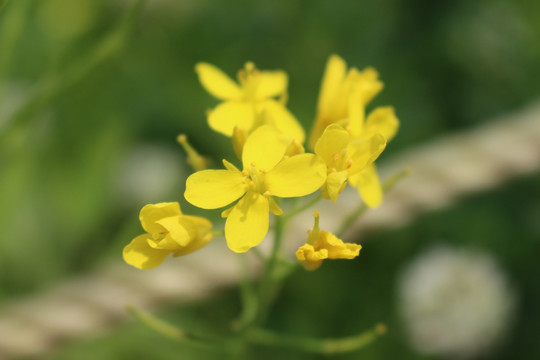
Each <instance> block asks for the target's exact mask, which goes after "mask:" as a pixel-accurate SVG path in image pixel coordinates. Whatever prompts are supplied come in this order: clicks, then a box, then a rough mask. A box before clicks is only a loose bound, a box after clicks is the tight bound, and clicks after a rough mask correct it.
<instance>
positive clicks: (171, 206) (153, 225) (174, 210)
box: [139, 202, 182, 234]
mask: <svg viewBox="0 0 540 360" xmlns="http://www.w3.org/2000/svg"><path fill="white" fill-rule="evenodd" d="M178 215H182V212H181V210H180V204H178V203H177V202H164V203H159V204H148V205H145V206H144V207H143V208H142V209H141V212H140V214H139V219H140V220H141V225H142V227H143V229H144V230H145V231H146V232H147V233H150V234H156V233H160V232H162V231H163V227H162V226H161V225H159V224H158V223H157V221H159V220H161V219H163V218H166V217H170V216H178Z"/></svg>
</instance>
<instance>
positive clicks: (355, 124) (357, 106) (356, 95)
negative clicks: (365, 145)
mask: <svg viewBox="0 0 540 360" xmlns="http://www.w3.org/2000/svg"><path fill="white" fill-rule="evenodd" d="M348 106H349V110H348V112H349V127H348V130H349V132H350V133H351V135H352V136H353V137H360V135H361V133H362V129H363V127H364V116H365V114H364V104H363V103H362V93H361V92H360V91H359V90H358V89H355V90H353V91H351V93H350V95H349V103H348Z"/></svg>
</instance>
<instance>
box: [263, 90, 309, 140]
mask: <svg viewBox="0 0 540 360" xmlns="http://www.w3.org/2000/svg"><path fill="white" fill-rule="evenodd" d="M259 111H261V112H266V114H265V115H266V118H267V119H268V122H269V123H270V124H271V125H273V126H274V127H275V128H276V129H278V130H279V131H280V132H281V133H283V134H285V135H287V136H289V137H291V138H293V139H295V140H298V141H299V142H301V143H303V142H304V139H305V138H306V134H305V132H304V129H303V128H302V126H301V125H300V123H299V122H298V120H296V118H295V117H294V115H293V114H291V113H290V112H289V110H287V108H286V107H285V106H283V105H281V104H280V103H278V102H277V101H275V100H267V101H264V102H262V103H261V104H260V105H259Z"/></svg>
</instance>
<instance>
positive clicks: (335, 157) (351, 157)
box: [315, 124, 386, 202]
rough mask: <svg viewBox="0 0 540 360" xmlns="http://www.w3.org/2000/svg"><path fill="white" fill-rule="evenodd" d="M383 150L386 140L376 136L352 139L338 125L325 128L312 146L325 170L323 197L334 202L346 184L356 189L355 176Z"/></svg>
mask: <svg viewBox="0 0 540 360" xmlns="http://www.w3.org/2000/svg"><path fill="white" fill-rule="evenodd" d="M385 147H386V139H385V138H384V136H382V135H380V134H375V135H373V136H372V137H370V138H368V139H354V138H352V136H351V134H349V132H348V131H347V130H345V129H344V128H343V127H342V126H340V125H338V124H332V125H330V126H328V127H327V128H326V129H325V130H324V133H323V134H322V135H321V137H320V138H319V139H318V140H317V143H316V144H315V153H316V154H317V155H319V156H320V157H322V158H323V159H324V161H325V162H326V165H327V168H328V176H327V179H326V184H325V186H324V188H323V195H324V196H326V197H328V198H330V199H332V201H333V202H336V201H337V198H338V196H339V194H340V193H341V191H342V190H343V188H344V187H345V184H346V182H349V184H350V185H352V186H355V187H356V186H357V185H358V183H359V175H358V174H360V173H361V172H362V171H364V170H365V169H366V168H368V167H370V166H371V165H372V163H373V162H374V161H375V160H376V159H377V157H378V156H379V155H380V154H381V152H382V151H383V150H384V148H385ZM364 200H366V199H365V198H364Z"/></svg>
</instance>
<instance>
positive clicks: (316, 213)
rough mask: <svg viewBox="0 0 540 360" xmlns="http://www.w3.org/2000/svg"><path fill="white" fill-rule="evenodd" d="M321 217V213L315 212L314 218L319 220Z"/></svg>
mask: <svg viewBox="0 0 540 360" xmlns="http://www.w3.org/2000/svg"><path fill="white" fill-rule="evenodd" d="M320 216H321V213H320V212H319V211H317V210H315V211H314V212H313V217H316V218H318V217H320Z"/></svg>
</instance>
